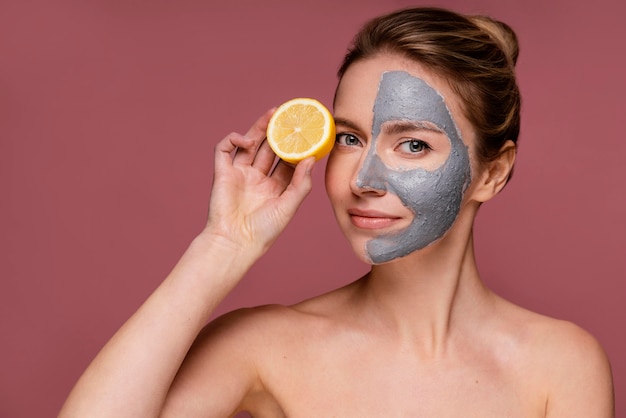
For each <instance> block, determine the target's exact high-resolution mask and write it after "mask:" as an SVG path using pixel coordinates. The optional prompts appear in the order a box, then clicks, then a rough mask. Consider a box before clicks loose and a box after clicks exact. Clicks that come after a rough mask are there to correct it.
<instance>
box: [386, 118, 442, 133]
mask: <svg viewBox="0 0 626 418" xmlns="http://www.w3.org/2000/svg"><path fill="white" fill-rule="evenodd" d="M381 128H382V131H383V132H384V133H385V134H387V135H394V134H396V135H397V134H402V133H405V132H410V131H431V132H437V133H440V134H445V132H444V130H443V129H441V128H440V127H438V126H437V125H435V124H434V123H432V122H424V121H406V120H397V121H396V120H394V121H388V122H385V123H383V125H382V127H381Z"/></svg>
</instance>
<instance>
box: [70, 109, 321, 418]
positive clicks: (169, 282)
mask: <svg viewBox="0 0 626 418" xmlns="http://www.w3.org/2000/svg"><path fill="white" fill-rule="evenodd" d="M271 114H272V111H268V112H267V113H266V114H265V115H264V116H263V117H261V118H260V119H259V120H258V121H257V122H256V123H255V124H254V125H253V126H252V128H251V129H250V130H249V131H248V133H247V134H246V135H243V136H242V135H239V134H235V133H233V134H230V135H228V136H227V137H226V138H225V139H223V140H222V141H221V142H220V143H219V144H218V145H217V147H216V155H215V176H214V181H213V188H212V192H211V201H210V207H209V216H208V222H207V226H206V228H205V229H204V230H203V231H202V232H201V233H200V235H198V237H196V238H195V239H194V240H193V242H192V243H191V245H190V246H189V248H188V249H187V251H186V252H185V254H184V255H183V256H182V258H181V259H180V261H179V262H178V263H177V265H176V266H175V267H174V269H173V270H172V272H171V273H170V274H169V275H168V277H167V278H166V279H165V280H164V281H163V283H162V284H161V285H160V286H159V287H158V288H157V289H156V290H155V292H154V293H153V294H152V295H151V296H150V297H149V298H148V299H147V300H146V302H145V303H144V304H143V305H142V306H141V307H140V308H139V309H138V311H137V312H136V313H135V314H134V315H133V316H132V317H131V318H130V319H129V320H128V321H127V322H126V323H125V324H124V325H123V326H122V327H121V328H120V330H119V331H118V332H117V333H116V334H115V335H114V336H113V337H112V338H111V340H110V341H109V342H108V343H107V344H106V345H105V346H104V348H103V349H102V350H101V351H100V353H99V354H98V355H97V357H96V358H95V359H94V360H93V362H92V363H91V364H90V365H89V367H88V368H87V370H86V371H85V372H84V374H83V375H82V376H81V378H80V379H79V381H78V382H77V384H76V386H75V387H74V389H73V390H72V392H71V393H70V395H69V397H68V399H67V400H66V402H65V404H64V406H63V408H62V410H61V412H60V415H59V416H60V417H90V418H95V417H115V418H120V417H133V418H138V417H156V416H158V415H159V413H160V410H161V408H162V406H163V403H164V401H165V398H166V396H167V393H168V390H169V388H170V385H171V382H172V380H173V379H174V377H175V375H176V373H177V371H178V369H179V368H180V366H181V364H182V362H183V360H184V359H185V355H186V354H187V351H188V350H189V347H190V346H191V344H192V343H193V341H194V340H195V338H196V336H197V335H198V333H199V332H200V330H201V329H202V327H203V326H204V325H205V324H206V322H207V321H208V319H209V317H210V315H211V313H212V312H213V311H214V309H215V307H216V306H217V305H218V304H219V303H220V302H221V301H222V299H223V298H224V297H225V296H226V295H227V294H228V293H229V292H230V291H231V289H232V288H233V287H234V286H235V285H236V284H237V283H238V282H239V281H240V280H241V278H242V277H243V276H244V274H245V273H246V271H247V270H248V269H249V268H250V267H251V266H252V264H253V263H254V262H255V261H256V260H257V259H258V258H259V257H260V256H261V255H262V254H263V253H264V252H265V251H266V250H267V248H269V246H270V245H271V244H272V242H273V241H274V240H275V239H276V238H277V236H278V235H279V234H280V232H281V231H282V230H283V229H284V228H285V226H286V225H287V223H288V222H289V220H290V219H291V218H292V217H293V215H294V214H295V212H296V210H297V208H298V206H299V205H300V203H301V202H302V200H303V199H304V198H305V197H306V195H307V194H308V192H309V191H310V189H311V175H310V172H311V168H312V166H313V158H310V159H307V160H304V161H302V162H300V163H299V164H298V165H297V167H295V168H294V167H291V166H289V165H287V164H285V163H283V162H282V161H281V162H279V163H278V165H277V166H276V167H274V160H275V155H274V153H273V152H272V151H271V149H270V148H269V146H267V144H266V143H265V142H264V138H265V129H266V127H267V123H268V120H269V118H270V116H271ZM244 383H245V382H242V384H244Z"/></svg>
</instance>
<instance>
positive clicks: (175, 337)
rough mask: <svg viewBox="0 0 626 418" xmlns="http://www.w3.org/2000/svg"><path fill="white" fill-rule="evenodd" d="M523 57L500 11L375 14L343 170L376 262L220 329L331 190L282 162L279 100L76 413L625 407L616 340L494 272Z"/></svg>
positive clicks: (84, 391) (339, 193)
mask: <svg viewBox="0 0 626 418" xmlns="http://www.w3.org/2000/svg"><path fill="white" fill-rule="evenodd" d="M516 55H517V44H516V38H515V35H514V33H513V32H512V31H511V30H510V28H508V26H506V25H504V24H502V23H500V22H496V21H493V20H491V19H489V18H485V17H466V16H461V15H458V14H455V13H452V12H449V11H445V10H439V9H410V10H403V11H399V12H396V13H392V14H390V15H387V16H383V17H380V18H377V19H374V20H373V21H371V22H370V23H369V24H368V25H366V26H365V27H364V28H363V29H362V31H361V32H360V33H359V34H358V35H357V37H356V38H355V42H354V45H353V47H352V49H351V51H350V52H349V54H348V55H347V56H346V58H345V62H344V64H343V66H342V67H341V69H340V82H339V85H338V88H337V92H336V96H335V103H334V116H335V119H336V123H337V139H336V145H335V148H334V149H333V151H332V153H331V155H330V157H329V160H328V163H327V172H326V188H327V191H328V196H329V198H330V200H331V202H332V205H333V208H334V212H335V215H336V218H337V220H338V223H339V226H340V228H341V229H342V231H343V232H344V234H345V236H346V238H347V239H348V241H349V242H350V244H351V245H352V248H353V249H354V252H355V253H356V255H357V256H358V257H360V258H361V259H363V260H365V261H366V262H368V263H370V264H371V265H372V267H371V270H370V272H369V273H368V274H367V275H365V276H364V277H362V278H360V279H359V280H357V281H355V282H353V283H352V284H350V285H348V286H346V287H344V288H341V289H338V290H336V291H333V292H331V293H329V294H326V295H322V296H319V297H316V298H313V299H310V300H307V301H305V302H302V303H299V304H297V305H295V306H290V307H284V306H268V307H259V308H254V309H247V310H240V311H236V312H233V313H231V314H228V315H225V316H223V317H221V318H219V319H217V320H215V321H213V322H212V323H210V324H209V325H208V326H205V324H206V322H207V320H208V319H209V317H210V315H211V313H212V312H213V310H214V309H215V307H216V306H217V305H218V304H219V303H220V301H221V300H222V299H223V298H224V296H225V295H226V294H227V293H228V292H229V291H230V290H231V289H232V288H233V287H234V286H235V285H236V284H237V282H238V281H239V280H240V279H241V278H242V277H243V276H244V274H245V273H246V271H247V270H248V269H249V268H250V266H252V264H253V263H254V262H255V261H256V260H257V259H259V257H261V255H262V254H263V253H264V252H265V251H266V250H267V249H268V247H269V246H270V245H271V244H272V242H273V241H274V240H275V238H276V237H277V236H278V235H279V234H280V232H281V231H282V230H283V228H284V227H285V225H286V224H287V223H288V222H289V220H290V219H291V218H292V217H293V215H294V214H295V212H296V209H297V207H298V205H299V204H300V202H301V201H302V200H303V199H304V198H305V196H306V195H307V193H308V191H309V190H310V188H311V176H310V172H311V168H312V166H313V161H312V160H311V159H308V160H304V161H302V162H301V163H299V164H298V165H297V167H295V169H294V168H293V167H290V166H289V165H286V164H284V163H282V162H279V163H278V165H277V166H276V167H275V168H273V167H274V160H275V156H274V154H273V153H272V152H271V150H270V149H269V147H268V146H267V144H266V143H265V142H264V135H265V128H266V126H267V122H268V119H269V117H270V115H271V111H269V112H267V113H266V114H265V115H264V116H263V117H261V118H260V119H259V120H258V121H257V122H256V123H255V124H254V125H253V126H252V128H251V129H250V130H249V131H248V133H247V134H245V135H239V134H231V135H229V136H227V137H226V138H225V139H224V140H222V141H221V142H220V143H219V144H218V145H217V147H216V156H215V177H214V185H213V190H212V196H211V203H210V211H209V218H208V223H207V226H206V228H205V229H204V230H203V231H202V232H201V233H200V235H198V237H197V238H196V239H195V240H194V241H193V242H192V243H191V245H190V247H189V249H188V250H187V252H186V253H185V254H184V256H183V257H182V259H181V260H180V262H179V263H178V265H177V266H176V267H175V268H174V270H173V271H172V273H171V274H170V275H169V276H168V277H167V278H166V280H165V281H164V282H163V284H162V285H161V286H160V287H159V288H158V289H157V290H156V291H155V292H154V293H153V294H152V296H150V298H149V299H148V300H147V301H146V302H145V304H144V305H143V306H142V307H141V308H140V309H139V310H138V311H137V313H135V314H134V315H133V316H132V317H131V318H130V319H129V320H128V322H127V323H126V324H125V325H124V326H123V327H122V328H121V329H120V330H119V331H118V332H117V333H116V334H115V336H114V337H113V338H112V339H111V340H110V342H109V343H108V344H107V345H106V346H105V347H104V348H103V350H102V351H101V352H100V354H99V355H98V356H97V357H96V359H95V360H94V361H93V363H92V364H91V365H90V366H89V368H88V369H87V370H86V371H85V373H84V375H83V376H82V377H81V379H80V380H79V382H78V383H77V385H76V387H75V388H74V390H73V391H72V393H71V394H70V396H69V398H68V400H67V402H66V404H65V406H64V408H63V410H62V412H61V416H63V417H101V416H102V417H104V416H106V417H116V418H119V417H124V416H128V417H134V418H136V417H156V416H176V417H178V416H180V417H225V416H232V415H234V414H235V413H236V412H238V411H241V410H246V411H249V412H250V413H251V414H252V415H253V416H255V417H330V416H335V417H381V416H385V417H396V416H397V417H400V416H402V417H445V416H451V417H458V416H463V417H471V416H475V417H524V418H528V417H551V418H553V417H567V418H572V417H585V418H591V417H612V416H613V398H612V382H611V372H610V367H609V364H608V361H607V359H606V357H605V354H604V352H603V350H602V349H601V348H600V346H599V345H598V344H597V342H596V341H595V340H594V339H593V338H592V337H591V336H590V335H589V334H587V333H586V332H585V331H583V330H581V329H580V328H578V327H576V326H575V325H572V324H570V323H566V322H562V321H557V320H554V319H550V318H546V317H544V316H541V315H538V314H535V313H531V312H529V311H526V310H524V309H522V308H520V307H517V306H515V305H513V304H511V303H509V302H507V301H505V300H503V299H501V298H500V297H498V296H497V295H495V294H494V293H492V292H491V291H490V290H489V289H487V288H486V287H485V285H484V284H483V282H482V281H481V279H480V276H479V273H478V271H477V268H476V262H475V259H474V253H473V245H472V225H473V222H474V218H475V216H476V213H477V211H478V208H479V207H480V205H481V204H482V203H483V202H486V201H488V200H489V199H491V198H492V197H493V196H495V195H496V194H497V193H498V192H499V191H500V190H501V189H502V188H503V187H504V186H505V184H506V182H507V180H508V178H509V177H510V175H511V171H512V169H513V163H514V160H515V150H516V145H515V143H516V140H517V136H518V133H519V108H520V97H519V92H518V88H517V85H516V81H515V74H514V65H515V60H516ZM346 180H349V181H346Z"/></svg>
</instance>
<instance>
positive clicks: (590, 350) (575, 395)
mask: <svg viewBox="0 0 626 418" xmlns="http://www.w3.org/2000/svg"><path fill="white" fill-rule="evenodd" d="M504 305H508V306H507V307H506V308H505V309H504V311H505V312H507V314H506V315H505V317H508V319H509V320H510V321H511V322H512V323H513V324H514V325H515V327H513V328H512V329H514V330H515V329H516V330H517V332H519V334H520V335H523V338H522V340H523V344H522V345H523V347H524V350H523V351H524V352H525V353H526V355H527V360H528V362H529V363H528V364H531V365H533V366H532V368H533V369H534V375H535V376H537V377H539V379H538V380H537V381H538V382H541V384H542V385H545V386H544V387H543V388H542V389H543V390H545V393H546V394H547V404H546V417H606V418H609V417H613V416H614V400H613V382H612V373H611V366H610V363H609V360H608V357H607V355H606V353H605V351H604V349H603V348H602V346H601V345H600V343H599V342H598V340H597V339H596V338H595V337H594V336H593V335H591V334H590V333H589V332H587V331H586V330H584V329H583V328H581V327H580V326H578V325H576V324H574V323H572V322H569V321H563V320H559V319H554V318H550V317H547V316H544V315H540V314H537V313H534V312H530V311H528V310H525V309H523V308H519V307H517V306H515V305H512V304H508V302H504ZM514 332H515V331H514Z"/></svg>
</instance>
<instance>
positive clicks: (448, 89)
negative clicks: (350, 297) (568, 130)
mask: <svg viewBox="0 0 626 418" xmlns="http://www.w3.org/2000/svg"><path fill="white" fill-rule="evenodd" d="M444 18H445V19H444ZM422 19H424V20H426V21H424V22H422V21H421V20H422ZM476 20H477V21H478V20H480V22H481V25H491V24H492V23H489V22H491V21H489V20H487V19H486V18H481V19H476ZM459 22H460V23H459ZM493 24H494V25H496V24H495V23H493ZM470 29H471V30H470ZM468 33H470V35H471V36H470V35H468ZM483 44H488V45H487V46H485V45H483ZM468 48H469V49H471V51H468V50H467V49H468ZM514 55H515V54H513V56H512V57H513V58H514ZM494 57H495V58H494ZM513 58H512V59H513ZM507 59H508V58H507V55H505V54H504V52H503V51H502V49H501V48H500V47H499V46H498V45H497V44H496V42H495V41H494V40H493V39H492V38H491V37H490V36H489V35H488V34H487V32H485V31H484V30H483V29H480V28H479V27H478V26H477V25H476V24H474V23H472V22H471V21H469V20H468V19H467V18H464V17H462V16H459V15H456V14H454V13H451V12H446V11H442V10H439V9H411V10H405V11H401V12H397V13H394V14H391V15H388V16H383V17H381V18H378V19H375V20H374V21H372V22H371V23H369V24H368V25H366V26H365V27H364V28H363V30H362V31H361V32H360V33H359V34H358V35H357V37H356V40H355V45H354V47H353V48H352V49H351V50H350V52H349V54H348V55H347V56H346V59H345V62H344V64H343V65H342V67H341V69H340V77H341V80H340V83H339V86H338V87H337V92H336V95H335V103H334V105H335V106H334V107H335V109H334V110H335V112H334V113H335V115H334V116H335V121H336V124H337V140H336V145H335V148H334V149H333V152H332V153H331V156H330V158H329V161H328V164H327V176H326V187H327V191H328V194H329V197H330V199H331V202H332V203H333V207H334V210H335V215H336V216H337V219H338V221H339V224H340V226H341V228H342V230H343V231H344V233H345V234H346V236H347V237H348V239H349V240H350V241H351V243H352V245H353V248H354V249H355V251H356V252H357V254H363V255H364V256H365V259H366V260H368V261H371V262H374V263H384V262H387V261H391V260H393V259H396V258H400V257H404V256H406V255H409V254H411V253H413V252H415V251H417V250H420V249H422V248H425V247H427V246H430V245H431V244H433V243H435V242H437V241H439V240H440V239H441V238H442V237H443V236H444V235H446V234H447V233H448V231H449V230H450V229H456V230H459V231H465V232H461V233H462V234H466V233H468V231H471V223H472V221H473V217H474V215H475V213H476V210H477V208H478V206H479V204H480V202H483V201H485V200H488V199H489V198H491V197H492V196H493V195H495V194H496V193H497V192H498V191H499V190H500V189H501V187H502V186H503V185H504V184H505V182H506V179H507V178H508V175H509V173H510V169H511V167H512V163H513V160H514V145H513V142H512V141H515V140H516V139H517V135H518V132H519V94H518V90H517V86H516V83H515V77H514V75H513V61H511V62H508V61H507ZM498 60H499V61H498ZM485 61H498V62H497V63H495V64H494V63H491V64H486V63H485ZM490 67H494V69H492V70H490V72H489V71H487V69H489V68H490ZM505 67H506V69H505ZM496 69H499V70H498V71H499V72H500V73H498V71H496ZM483 73H489V74H491V77H496V80H495V81H494V80H492V79H490V77H487V76H486V75H485V74H483ZM504 73H506V74H507V75H506V76H503V75H502V74H504ZM493 74H495V76H494V75H493ZM505 79H506V80H507V82H506V83H504V82H503V81H502V80H505ZM507 83H508V84H507ZM505 84H506V85H507V86H508V87H507V88H508V89H509V90H510V91H508V93H507V94H502V92H501V91H500V90H499V88H500V87H502V86H503V85H505ZM494 96H496V97H494ZM503 102H508V104H507V105H506V106H508V108H507V109H508V110H507V112H503V111H502V106H505V105H503V104H502V103H503ZM496 113H497V115H496V116H494V114H496ZM505 113H506V115H504V114H505ZM502 150H506V151H502ZM459 217H461V218H463V219H464V221H463V222H457V219H458V218H459ZM459 224H460V225H463V226H462V227H460V228H454V225H459Z"/></svg>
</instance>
